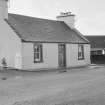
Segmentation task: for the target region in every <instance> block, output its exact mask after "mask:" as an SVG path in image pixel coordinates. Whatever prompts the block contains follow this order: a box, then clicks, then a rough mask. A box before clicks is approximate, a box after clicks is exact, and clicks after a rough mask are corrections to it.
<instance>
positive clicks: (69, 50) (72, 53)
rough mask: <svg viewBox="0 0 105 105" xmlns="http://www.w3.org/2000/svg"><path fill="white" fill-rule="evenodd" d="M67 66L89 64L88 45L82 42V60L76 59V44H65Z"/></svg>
mask: <svg viewBox="0 0 105 105" xmlns="http://www.w3.org/2000/svg"><path fill="white" fill-rule="evenodd" d="M66 54H67V67H77V66H85V65H89V64H90V45H89V44H84V58H85V59H84V60H78V44H67V46H66Z"/></svg>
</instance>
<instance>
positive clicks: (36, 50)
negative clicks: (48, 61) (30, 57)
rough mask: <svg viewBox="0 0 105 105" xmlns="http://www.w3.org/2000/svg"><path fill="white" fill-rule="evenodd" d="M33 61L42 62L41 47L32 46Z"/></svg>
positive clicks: (37, 45) (39, 45)
mask: <svg viewBox="0 0 105 105" xmlns="http://www.w3.org/2000/svg"><path fill="white" fill-rule="evenodd" d="M34 61H35V62H40V61H42V45H41V44H34Z"/></svg>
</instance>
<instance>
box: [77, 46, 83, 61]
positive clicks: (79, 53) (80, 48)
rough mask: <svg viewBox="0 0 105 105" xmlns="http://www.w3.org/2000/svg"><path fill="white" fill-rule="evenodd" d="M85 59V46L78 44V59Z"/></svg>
mask: <svg viewBox="0 0 105 105" xmlns="http://www.w3.org/2000/svg"><path fill="white" fill-rule="evenodd" d="M83 59H84V46H83V45H78V60H83Z"/></svg>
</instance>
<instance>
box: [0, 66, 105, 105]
mask: <svg viewBox="0 0 105 105" xmlns="http://www.w3.org/2000/svg"><path fill="white" fill-rule="evenodd" d="M74 71H75V72H71V71H68V72H64V73H58V72H55V73H48V74H38V76H37V75H32V76H31V75H30V76H25V77H22V76H14V77H12V78H9V79H7V80H0V105H12V104H13V103H15V102H20V101H25V100H29V101H28V103H29V105H35V103H36V104H37V105H50V104H51V105H54V104H61V103H69V105H105V101H104V100H105V68H104V67H101V68H84V69H80V70H79V71H77V70H74ZM32 103H34V104H32ZM22 105H23V104H22ZM24 105H25V104H24ZM26 105H27V104H26ZM65 105H66V104H65Z"/></svg>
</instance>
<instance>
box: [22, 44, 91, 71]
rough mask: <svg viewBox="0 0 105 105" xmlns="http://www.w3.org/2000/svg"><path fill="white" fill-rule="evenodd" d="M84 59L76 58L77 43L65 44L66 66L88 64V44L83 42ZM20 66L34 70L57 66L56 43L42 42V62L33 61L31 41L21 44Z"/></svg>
mask: <svg viewBox="0 0 105 105" xmlns="http://www.w3.org/2000/svg"><path fill="white" fill-rule="evenodd" d="M84 53H85V54H84V56H85V59H84V60H78V44H66V54H67V58H66V60H67V62H66V63H67V67H77V66H85V65H88V64H90V45H89V44H84ZM22 63H23V65H22V68H23V69H26V70H34V69H40V68H42V69H43V68H58V67H59V65H58V44H57V43H43V62H42V63H34V49H33V43H25V42H24V43H23V44H22Z"/></svg>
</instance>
